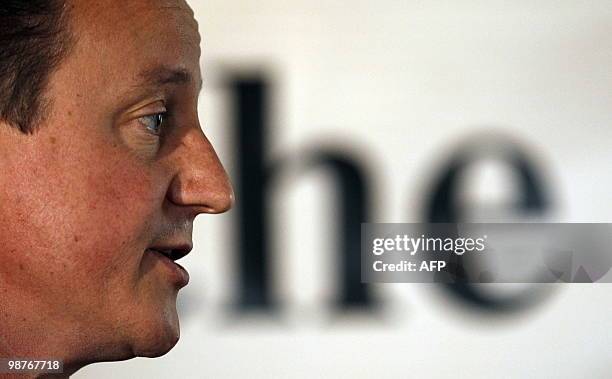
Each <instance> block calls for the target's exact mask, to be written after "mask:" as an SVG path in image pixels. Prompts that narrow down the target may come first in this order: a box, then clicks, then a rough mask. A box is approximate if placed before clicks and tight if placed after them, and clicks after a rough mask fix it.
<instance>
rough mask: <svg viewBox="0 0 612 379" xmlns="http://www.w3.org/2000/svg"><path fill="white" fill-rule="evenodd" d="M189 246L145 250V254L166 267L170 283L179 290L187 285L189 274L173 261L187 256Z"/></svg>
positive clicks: (189, 249)
mask: <svg viewBox="0 0 612 379" xmlns="http://www.w3.org/2000/svg"><path fill="white" fill-rule="evenodd" d="M190 251H191V245H190V244H185V245H182V246H175V247H171V248H167V247H151V248H148V249H147V250H146V254H150V255H151V256H152V257H154V258H155V259H158V260H159V261H160V263H161V264H163V265H164V267H166V269H167V270H168V273H169V274H170V277H171V280H172V282H174V283H175V284H176V285H177V286H178V287H179V288H182V287H184V286H186V285H187V283H189V273H188V272H187V270H185V268H184V267H183V266H181V265H179V264H178V263H176V262H175V261H176V260H178V259H180V258H182V257H184V256H185V255H187V254H189V252H190Z"/></svg>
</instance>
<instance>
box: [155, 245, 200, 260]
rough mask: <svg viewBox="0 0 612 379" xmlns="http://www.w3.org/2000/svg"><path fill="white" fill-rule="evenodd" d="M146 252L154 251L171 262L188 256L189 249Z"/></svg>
mask: <svg viewBox="0 0 612 379" xmlns="http://www.w3.org/2000/svg"><path fill="white" fill-rule="evenodd" d="M148 250H150V251H155V252H157V253H159V254H161V255H163V256H165V257H166V258H168V259H170V260H171V261H173V262H174V261H178V260H179V259H181V258H183V257H184V256H185V255H187V254H189V252H190V251H191V249H190V248H177V249H156V248H149V249H148Z"/></svg>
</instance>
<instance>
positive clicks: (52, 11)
mask: <svg viewBox="0 0 612 379" xmlns="http://www.w3.org/2000/svg"><path fill="white" fill-rule="evenodd" d="M68 29H69V26H68V19H67V4H66V0H0V120H2V121H4V122H7V123H8V124H10V125H12V126H14V127H17V128H19V129H20V130H21V131H22V132H24V133H31V132H32V131H33V130H34V128H35V126H36V124H38V123H39V121H40V120H41V118H42V114H43V113H44V112H45V110H46V109H48V106H49V103H50V100H49V99H45V98H44V96H43V95H44V90H45V88H46V86H47V83H48V80H49V76H50V74H51V73H52V72H53V70H54V69H55V68H56V67H57V66H58V65H59V64H60V62H61V61H62V59H63V58H64V57H65V56H66V55H67V54H68V50H69V47H70V46H71V43H70V41H71V37H70V32H69V30H68Z"/></svg>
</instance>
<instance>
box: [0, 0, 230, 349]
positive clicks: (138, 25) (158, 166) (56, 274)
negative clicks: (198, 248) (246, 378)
mask: <svg viewBox="0 0 612 379" xmlns="http://www.w3.org/2000/svg"><path fill="white" fill-rule="evenodd" d="M69 4H70V6H71V11H70V23H71V25H72V30H73V33H74V35H75V37H76V40H75V44H74V46H73V49H72V51H71V52H70V54H69V55H68V57H67V58H66V60H65V61H64V62H63V64H62V65H61V66H60V67H59V69H58V70H57V71H56V72H54V73H53V74H52V76H51V79H50V83H49V86H48V89H47V91H46V97H47V98H48V99H50V100H51V101H52V103H51V106H50V107H49V109H48V113H47V114H44V115H43V122H42V123H41V124H40V125H39V127H38V130H37V131H36V132H35V133H34V134H33V135H23V134H20V133H19V132H17V131H15V130H14V129H9V128H2V129H1V130H0V145H1V146H0V161H1V162H2V170H3V174H2V175H0V191H1V193H0V201H1V202H2V205H1V206H0V217H1V220H2V228H1V229H0V243H1V244H2V249H3V254H1V256H2V259H3V263H2V265H3V266H4V267H6V268H7V270H3V271H4V272H3V275H4V278H3V280H5V281H6V282H8V284H9V285H11V286H12V287H13V288H20V289H22V290H23V295H24V297H23V298H22V299H20V301H22V303H23V304H20V305H19V306H22V307H28V306H31V307H32V310H33V314H36V311H35V309H38V310H39V312H38V313H40V321H41V322H43V324H44V329H46V330H48V331H50V330H54V331H58V330H59V331H62V332H63V333H66V335H70V336H71V338H72V339H71V340H72V341H73V342H74V343H77V344H79V348H81V349H83V350H84V351H83V354H84V355H86V356H96V355H98V358H100V359H120V358H129V357H130V356H132V354H133V355H139V356H157V355H160V354H163V353H165V352H166V351H168V350H169V349H170V348H171V347H172V346H173V345H174V344H175V343H176V341H177V340H178V334H179V327H178V318H177V314H176V296H177V292H178V290H179V288H181V287H183V286H184V285H185V284H186V278H185V276H184V272H183V271H181V270H180V269H179V268H178V267H177V266H176V265H175V264H174V263H173V262H172V261H171V260H169V259H167V258H165V257H163V256H162V255H161V254H159V253H155V252H153V251H152V250H171V249H173V250H176V251H175V254H179V255H180V254H184V253H185V252H187V251H188V250H189V249H190V248H191V233H192V222H193V219H194V218H195V216H196V215H197V214H199V213H218V212H223V211H225V210H227V209H228V208H229V207H230V206H231V203H232V190H231V187H230V184H229V182H228V179H227V176H226V174H225V171H224V170H223V168H222V166H221V165H220V163H219V161H218V159H217V156H216V154H215V152H214V150H213V148H212V146H211V145H210V143H209V142H208V140H207V139H206V138H205V136H204V134H203V133H202V131H201V129H200V125H199V121H198V115H197V103H198V93H199V91H200V83H201V74H200V69H199V57H200V48H199V45H200V38H199V34H198V27H197V24H196V22H195V20H194V18H193V14H192V12H191V10H190V9H189V7H188V6H187V5H186V4H185V3H184V2H183V1H182V0H132V1H124V0H105V1H84V0H83V1H73V2H69ZM161 118H163V121H162V123H161V128H160V123H159V121H160V119H161ZM32 317H37V316H32ZM28 321H30V320H28ZM74 336H77V337H78V341H76V342H75V341H74ZM88 346H90V347H91V348H90V349H89V350H90V351H87V349H88Z"/></svg>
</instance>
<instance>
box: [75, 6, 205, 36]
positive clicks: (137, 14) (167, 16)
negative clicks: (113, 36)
mask: <svg viewBox="0 0 612 379" xmlns="http://www.w3.org/2000/svg"><path fill="white" fill-rule="evenodd" d="M69 5H70V8H71V15H72V16H73V22H74V23H75V24H76V27H77V29H79V27H80V28H95V29H97V30H100V31H101V30H104V29H111V30H114V31H119V30H120V28H125V27H130V26H132V27H136V26H137V25H138V24H140V23H146V22H147V21H152V19H154V18H157V19H156V20H155V21H156V22H157V23H156V24H154V25H152V26H153V27H155V26H159V25H160V24H159V23H164V21H166V22H167V21H174V22H177V23H178V24H179V25H181V27H182V28H184V29H186V31H189V29H191V31H192V32H196V33H194V34H195V35H197V37H198V39H199V34H198V33H197V30H198V24H197V21H196V20H195V18H194V13H193V10H192V9H191V8H190V7H189V5H188V4H187V3H186V2H185V1H184V0H129V1H126V0H97V1H91V0H69ZM77 32H78V30H77ZM195 35H194V36H195Z"/></svg>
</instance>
